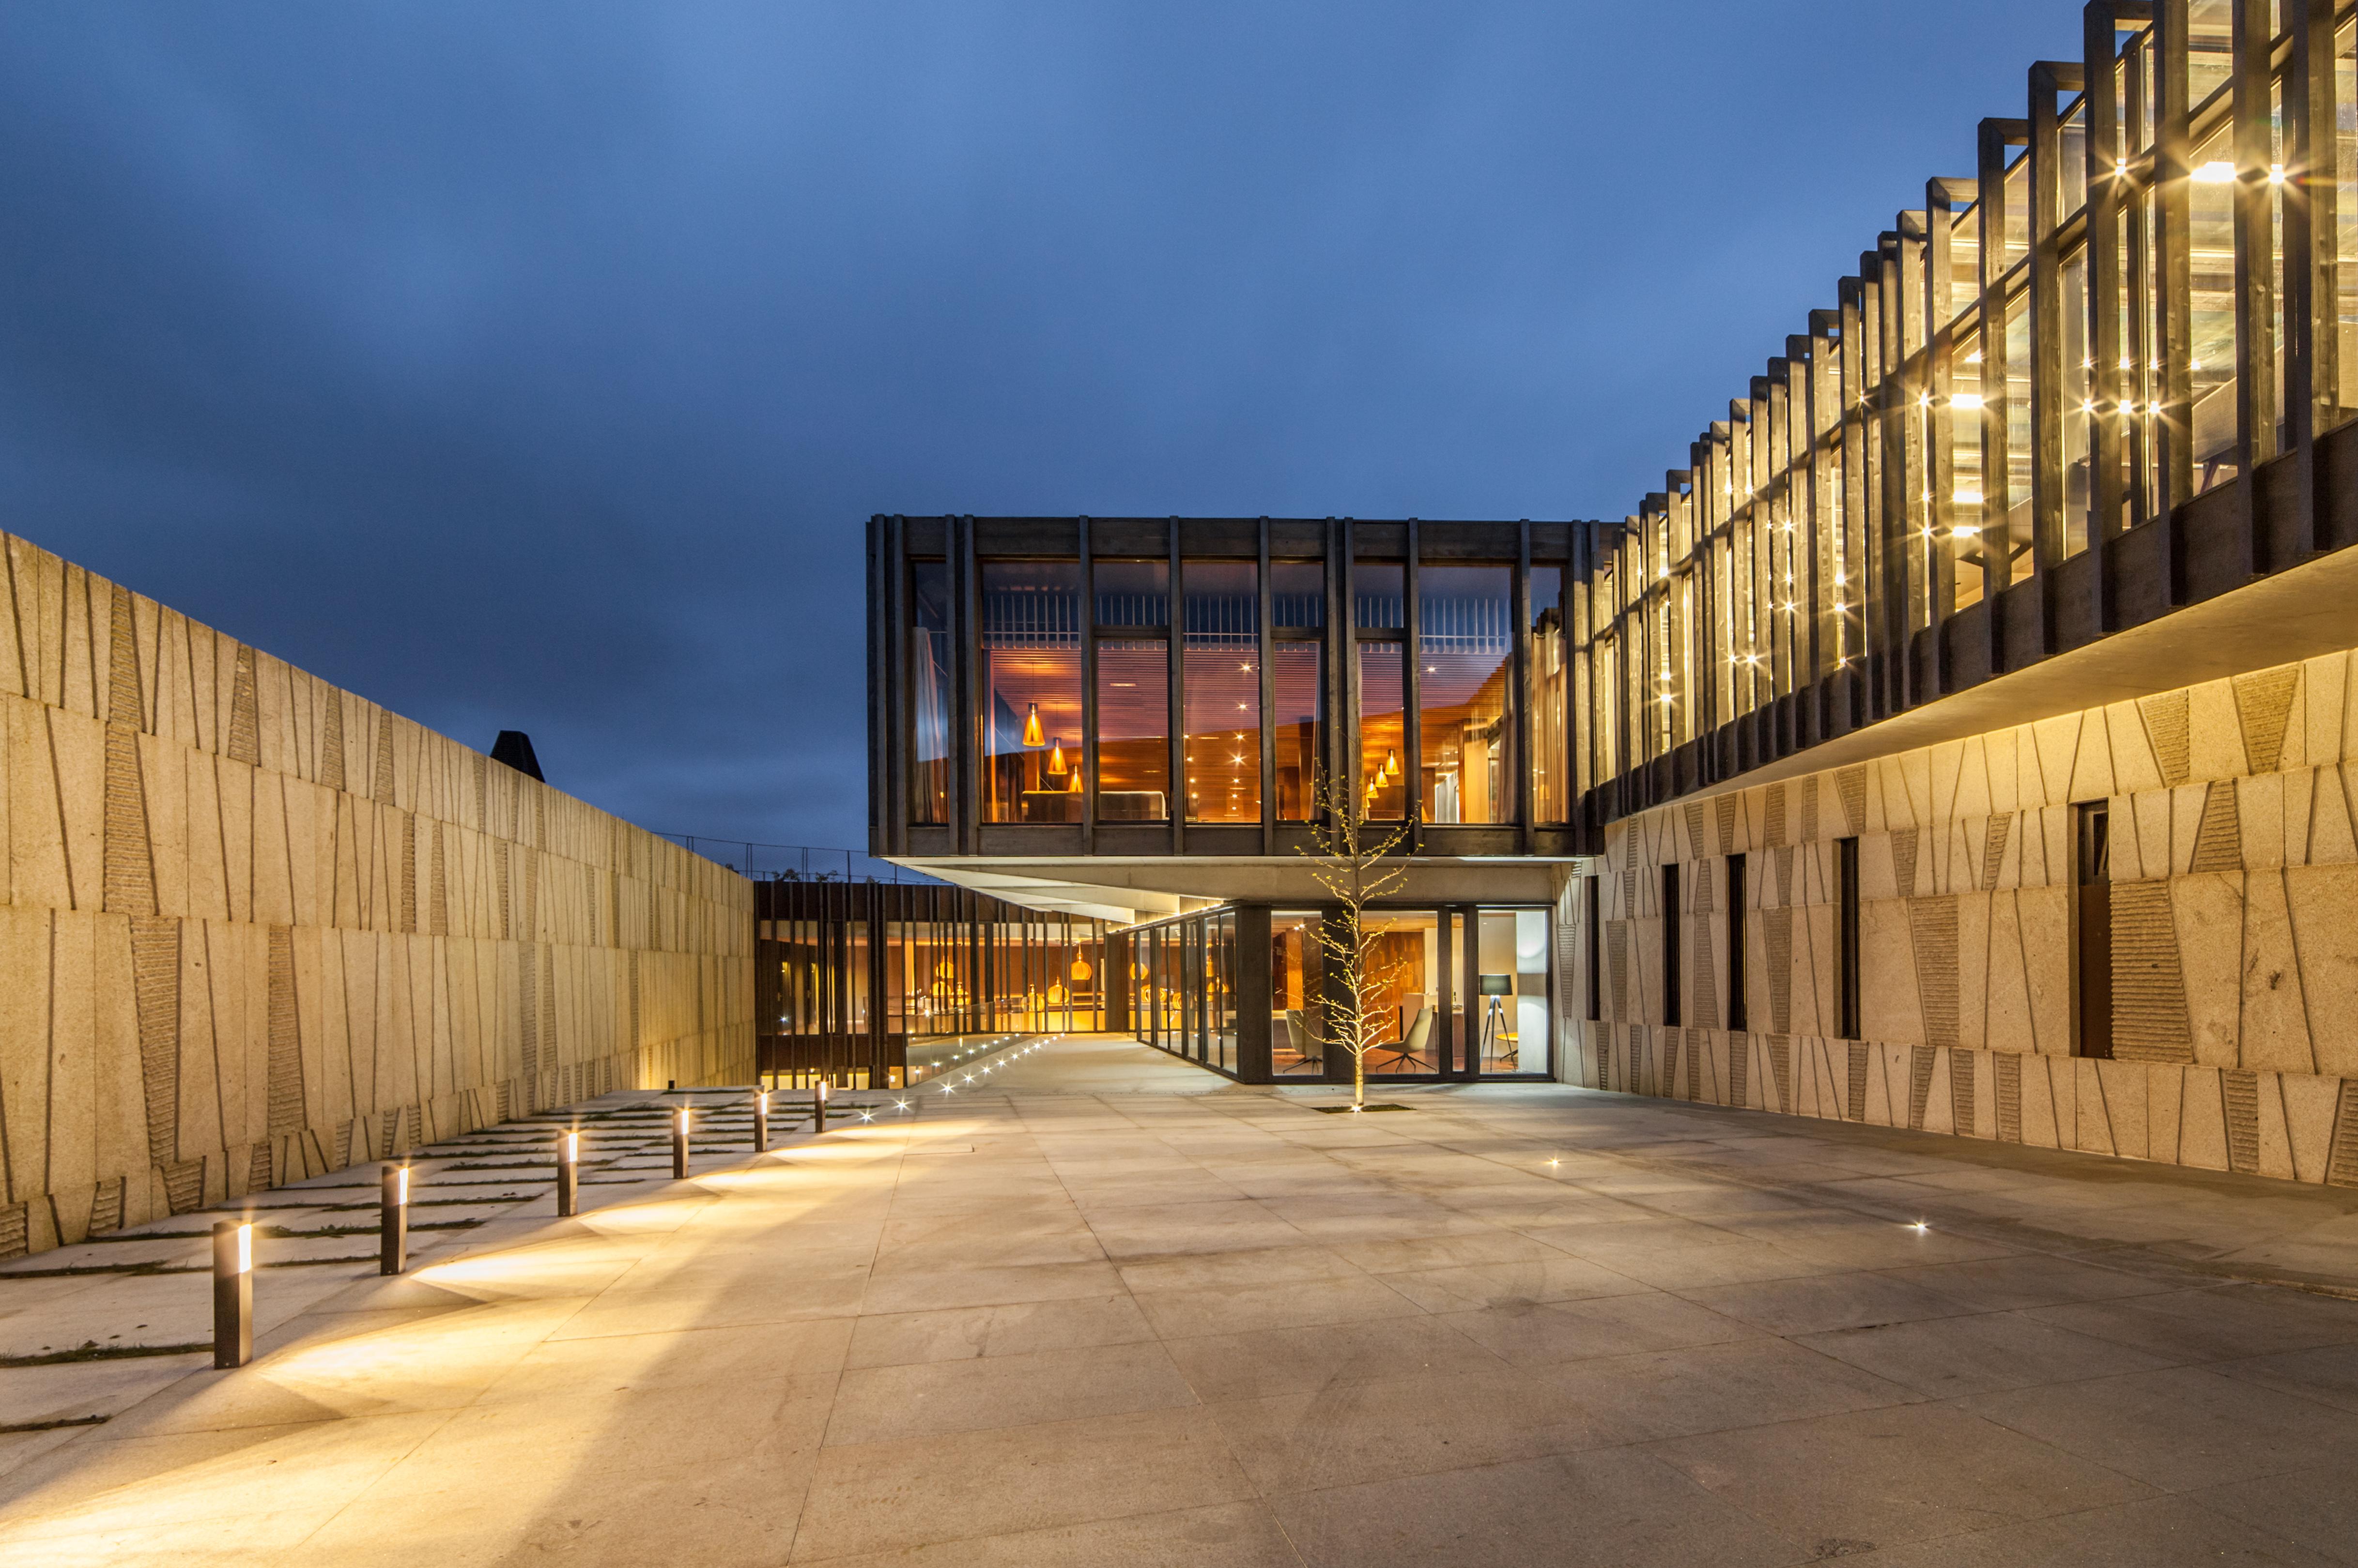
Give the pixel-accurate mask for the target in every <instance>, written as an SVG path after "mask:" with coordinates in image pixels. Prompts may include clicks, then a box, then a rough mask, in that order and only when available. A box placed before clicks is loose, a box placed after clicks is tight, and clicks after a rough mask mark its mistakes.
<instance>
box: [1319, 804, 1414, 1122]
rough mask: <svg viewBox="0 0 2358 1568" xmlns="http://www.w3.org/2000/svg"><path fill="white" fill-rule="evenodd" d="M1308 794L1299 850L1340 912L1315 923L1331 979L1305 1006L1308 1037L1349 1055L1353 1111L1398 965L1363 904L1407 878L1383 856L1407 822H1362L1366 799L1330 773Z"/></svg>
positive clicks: (1386, 1020)
mask: <svg viewBox="0 0 2358 1568" xmlns="http://www.w3.org/2000/svg"><path fill="white" fill-rule="evenodd" d="M1312 798H1313V802H1314V808H1313V810H1312V812H1311V817H1312V821H1313V822H1314V827H1312V829H1311V835H1312V841H1311V844H1310V845H1309V846H1307V847H1305V848H1304V849H1303V850H1302V853H1303V855H1305V856H1307V857H1309V860H1310V874H1311V875H1312V876H1313V877H1314V878H1316V879H1317V881H1318V885H1319V886H1320V887H1322V888H1324V889H1325V890H1326V896H1327V897H1328V898H1329V899H1331V900H1332V901H1334V903H1336V905H1338V906H1339V907H1340V914H1334V915H1329V916H1328V917H1327V918H1326V919H1325V920H1323V921H1321V922H1320V923H1319V925H1318V927H1317V930H1318V947H1319V951H1320V953H1321V955H1322V956H1323V957H1324V958H1325V969H1326V973H1327V975H1328V977H1329V978H1330V979H1332V980H1333V981H1334V982H1335V983H1334V984H1331V985H1330V986H1329V987H1328V988H1327V992H1328V995H1327V1000H1326V1004H1325V1006H1324V1007H1320V1008H1312V1009H1308V1010H1305V1011H1307V1012H1308V1015H1309V1017H1310V1019H1312V1020H1314V1022H1313V1024H1312V1026H1311V1029H1310V1036H1311V1038H1312V1039H1314V1040H1315V1041H1316V1042H1317V1043H1318V1044H1319V1047H1320V1048H1321V1049H1322V1050H1325V1051H1346V1052H1348V1053H1349V1054H1350V1057H1351V1108H1352V1109H1354V1110H1359V1109H1364V1108H1366V1106H1367V1103H1368V1052H1370V1051H1373V1050H1376V1049H1377V1048H1379V1046H1383V1045H1387V1044H1390V1043H1391V1038H1392V1036H1391V1031H1392V1025H1393V1022H1394V1019H1393V1013H1392V1010H1391V1008H1390V1005H1388V1004H1387V1002H1386V1001H1385V1000H1384V999H1385V997H1386V995H1387V994H1388V993H1389V992H1390V989H1391V988H1392V985H1393V982H1394V981H1395V980H1396V979H1398V978H1399V975H1400V971H1401V965H1400V964H1399V963H1398V962H1397V961H1388V960H1386V959H1385V958H1384V957H1383V956H1382V953H1381V950H1380V947H1379V943H1380V942H1381V940H1382V937H1381V934H1380V933H1378V932H1372V931H1369V930H1368V922H1367V910H1368V905H1369V904H1370V903H1376V902H1378V901H1379V900H1382V899H1387V898H1390V897H1392V896H1393V895H1395V894H1397V893H1398V892H1400V891H1401V888H1402V887H1404V886H1406V885H1407V882H1408V868H1407V866H1406V864H1405V863H1404V862H1402V861H1401V860H1396V859H1390V858H1388V857H1390V856H1391V855H1392V853H1393V851H1395V850H1397V849H1399V848H1400V847H1401V843H1402V842H1403V841H1404V840H1406V838H1408V829H1409V825H1408V824H1407V823H1406V822H1401V823H1398V824H1375V823H1370V822H1368V816H1367V808H1368V802H1367V801H1366V800H1364V799H1362V798H1361V797H1360V795H1358V794H1357V792H1356V791H1354V790H1353V789H1352V788H1351V786H1350V785H1349V784H1346V783H1343V782H1341V781H1340V780H1338V779H1336V777H1335V776H1334V775H1333V774H1331V773H1319V774H1318V775H1317V776H1316V777H1315V778H1314V781H1313V784H1312ZM1338 993H1339V999H1338Z"/></svg>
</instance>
